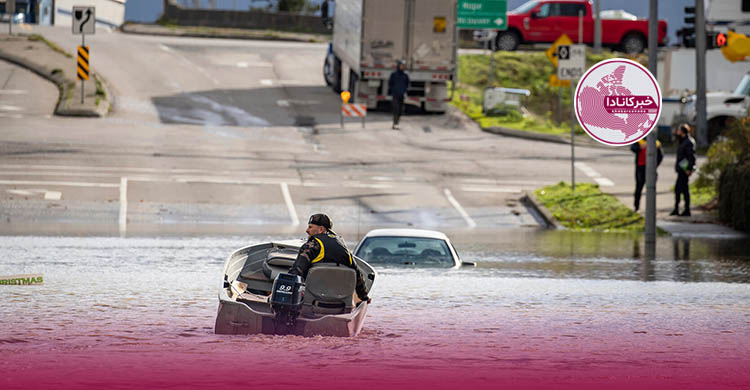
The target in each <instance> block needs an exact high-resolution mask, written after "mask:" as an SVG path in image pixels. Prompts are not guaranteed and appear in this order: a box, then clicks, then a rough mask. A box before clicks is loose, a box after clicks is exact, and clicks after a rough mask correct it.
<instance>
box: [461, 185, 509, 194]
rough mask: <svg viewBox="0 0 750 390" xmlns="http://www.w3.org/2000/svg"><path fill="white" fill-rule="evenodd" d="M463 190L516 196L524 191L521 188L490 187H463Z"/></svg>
mask: <svg viewBox="0 0 750 390" xmlns="http://www.w3.org/2000/svg"><path fill="white" fill-rule="evenodd" d="M461 190H462V191H467V192H501V193H506V194H514V193H518V192H521V191H522V190H521V189H520V188H510V187H489V186H464V187H461Z"/></svg>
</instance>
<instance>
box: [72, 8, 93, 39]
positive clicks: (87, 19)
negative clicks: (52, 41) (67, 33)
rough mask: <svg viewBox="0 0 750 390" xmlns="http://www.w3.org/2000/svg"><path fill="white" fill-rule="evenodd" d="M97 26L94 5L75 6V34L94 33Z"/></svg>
mask: <svg viewBox="0 0 750 390" xmlns="http://www.w3.org/2000/svg"><path fill="white" fill-rule="evenodd" d="M95 26H96V12H95V10H94V7H73V34H76V35H80V34H88V35H91V34H94V30H95Z"/></svg>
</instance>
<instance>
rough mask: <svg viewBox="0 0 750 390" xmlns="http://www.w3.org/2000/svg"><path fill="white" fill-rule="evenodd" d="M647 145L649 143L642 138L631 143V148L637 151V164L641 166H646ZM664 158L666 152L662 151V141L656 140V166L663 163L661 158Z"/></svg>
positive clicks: (634, 151)
mask: <svg viewBox="0 0 750 390" xmlns="http://www.w3.org/2000/svg"><path fill="white" fill-rule="evenodd" d="M646 147H647V143H646V141H644V140H640V141H638V142H636V143H634V144H632V145H630V150H631V151H632V152H633V153H635V166H637V167H641V166H646ZM663 159H664V152H662V151H661V142H659V141H658V140H657V141H656V166H657V167H658V166H659V165H661V160H663Z"/></svg>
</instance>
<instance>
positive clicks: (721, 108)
mask: <svg viewBox="0 0 750 390" xmlns="http://www.w3.org/2000/svg"><path fill="white" fill-rule="evenodd" d="M695 103H696V98H695V95H692V96H690V97H689V98H688V99H687V104H686V106H685V115H686V116H687V120H688V123H690V124H691V125H693V126H694V125H695V124H696V119H697V116H698V110H697V108H696V104H695ZM748 109H750V72H748V73H746V74H745V76H744V77H743V78H742V80H740V83H739V84H737V88H735V90H734V92H709V93H707V94H706V119H707V120H708V142H709V143H711V142H713V141H714V140H716V138H717V137H719V136H720V135H721V134H722V132H723V131H724V130H725V129H726V128H727V127H729V125H730V124H731V123H732V122H733V121H735V120H737V119H739V118H744V117H746V116H748Z"/></svg>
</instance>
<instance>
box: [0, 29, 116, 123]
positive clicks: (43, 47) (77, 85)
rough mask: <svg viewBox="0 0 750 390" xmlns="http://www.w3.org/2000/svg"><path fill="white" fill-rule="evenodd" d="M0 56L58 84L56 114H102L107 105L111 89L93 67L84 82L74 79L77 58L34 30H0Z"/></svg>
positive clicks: (85, 115) (106, 109)
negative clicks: (4, 31)
mask: <svg viewBox="0 0 750 390" xmlns="http://www.w3.org/2000/svg"><path fill="white" fill-rule="evenodd" d="M0 60H5V61H8V62H10V63H13V64H16V65H18V66H21V67H23V68H26V69H29V70H31V71H32V72H34V73H36V74H38V75H39V76H41V77H43V78H45V79H47V80H49V81H51V82H53V83H54V84H55V85H57V87H58V89H59V91H60V96H59V99H58V102H57V107H56V109H55V115H60V116H83V117H103V116H105V115H107V113H108V112H109V109H110V99H111V96H112V95H111V93H110V92H109V90H108V88H107V86H106V83H105V82H104V80H102V78H101V77H100V76H99V75H97V74H96V73H95V72H93V70H92V71H91V73H90V77H89V80H88V81H86V82H85V83H84V89H83V94H84V103H81V82H80V81H78V79H77V75H76V74H77V73H76V72H77V62H76V61H77V60H76V57H74V56H73V55H72V54H71V53H66V52H64V51H63V50H61V49H60V48H58V47H56V46H54V44H50V43H48V42H47V41H46V40H45V39H44V38H43V37H41V36H40V35H37V34H33V35H28V34H16V33H14V35H12V36H10V35H8V34H7V33H6V34H0Z"/></svg>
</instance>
